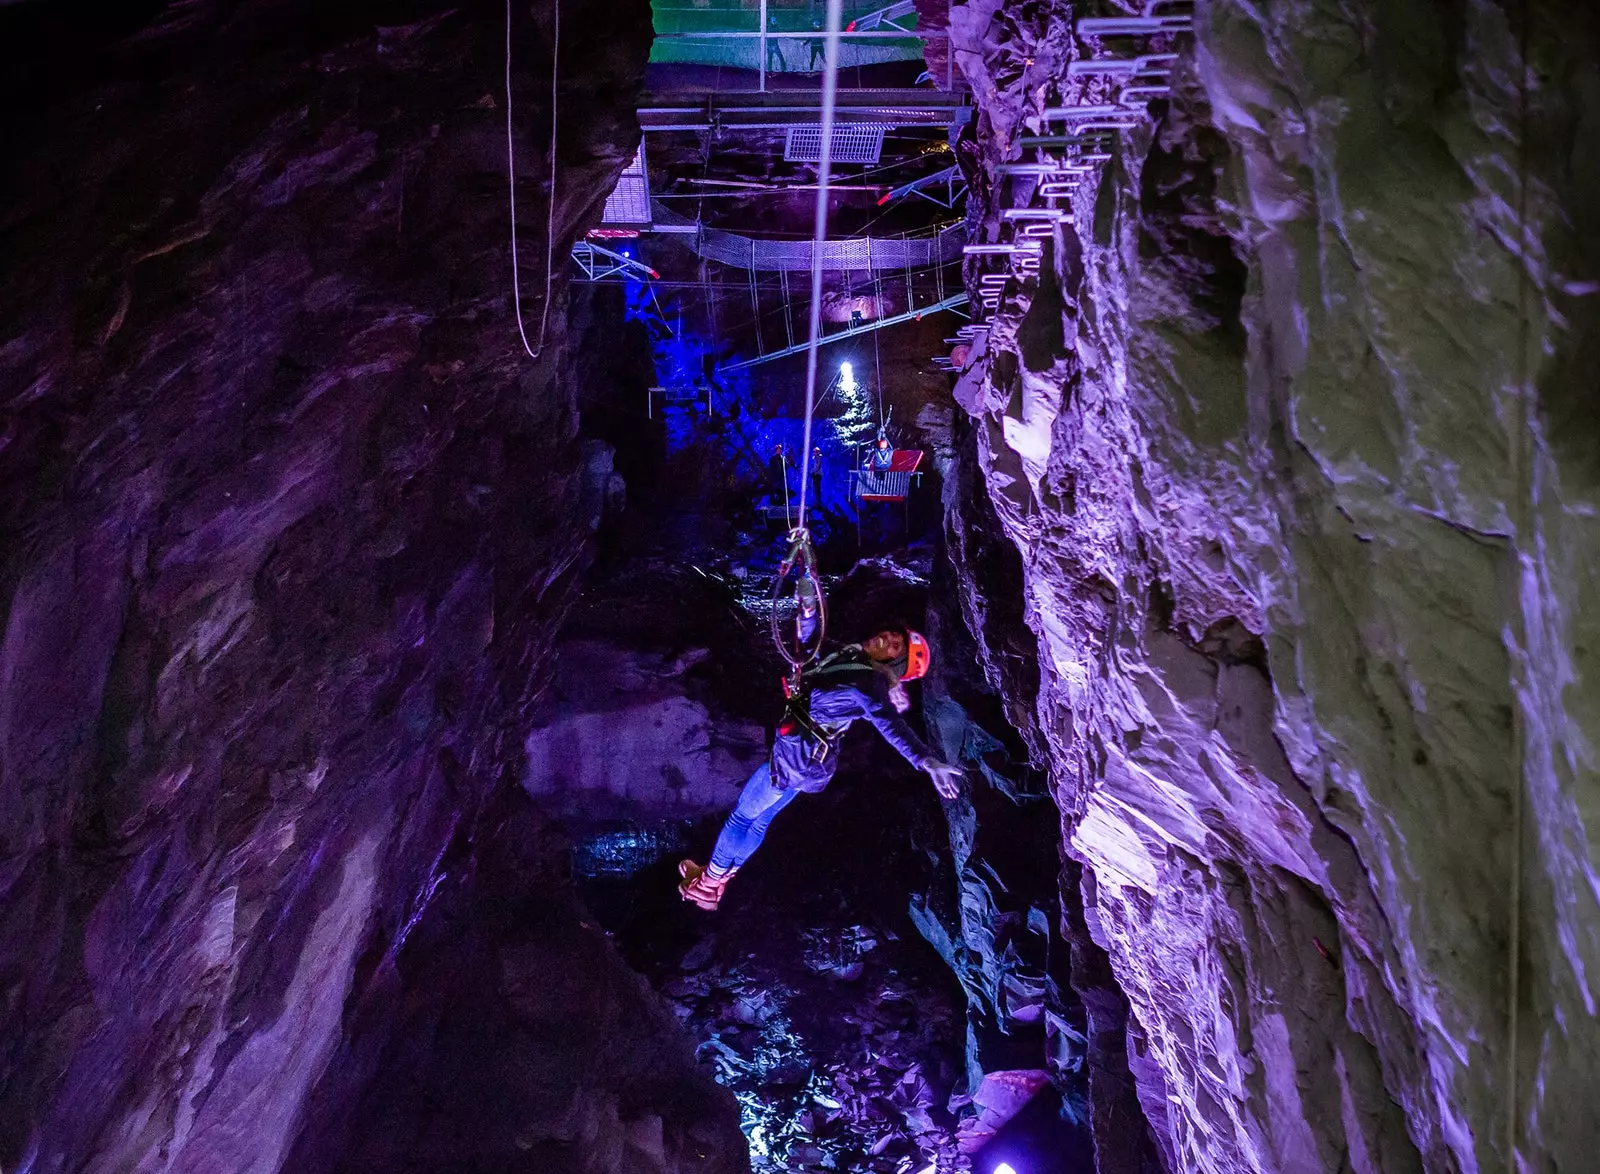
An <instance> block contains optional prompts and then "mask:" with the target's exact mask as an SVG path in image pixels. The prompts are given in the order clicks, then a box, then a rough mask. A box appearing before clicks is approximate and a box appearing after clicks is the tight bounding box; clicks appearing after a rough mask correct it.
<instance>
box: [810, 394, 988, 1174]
mask: <svg viewBox="0 0 1600 1174" xmlns="http://www.w3.org/2000/svg"><path fill="white" fill-rule="evenodd" d="M855 389H856V373H855V371H854V370H853V369H852V368H851V366H850V364H849V363H840V364H839V390H841V391H843V392H844V393H845V394H847V395H848V394H849V393H851V392H853V391H855ZM1011 1174H1017V1172H1016V1171H1015V1170H1013V1171H1012V1172H1011Z"/></svg>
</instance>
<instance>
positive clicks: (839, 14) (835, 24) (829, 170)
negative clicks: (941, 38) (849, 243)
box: [795, 0, 844, 533]
mask: <svg viewBox="0 0 1600 1174" xmlns="http://www.w3.org/2000/svg"><path fill="white" fill-rule="evenodd" d="M843 11H844V0H828V16H827V21H828V23H827V48H826V52H825V54H824V57H823V75H822V151H821V156H822V159H821V162H820V164H819V166H818V168H817V205H816V208H817V213H816V226H815V227H816V230H815V232H813V233H812V236H811V308H810V314H809V315H808V317H809V319H810V322H809V334H808V337H807V344H806V419H805V447H804V450H803V452H802V456H801V460H802V462H803V463H802V466H801V479H800V516H799V520H798V522H797V523H796V526H795V531H796V533H803V532H804V531H805V528H806V498H807V490H808V488H809V481H810V473H811V413H812V407H813V405H814V404H815V401H816V394H817V348H818V345H819V343H820V340H821V338H822V249H823V246H824V245H825V244H826V243H827V239H828V182H829V180H830V179H831V178H832V174H833V112H834V105H835V102H836V101H837V97H838V90H839V25H840V23H841V22H842V19H843Z"/></svg>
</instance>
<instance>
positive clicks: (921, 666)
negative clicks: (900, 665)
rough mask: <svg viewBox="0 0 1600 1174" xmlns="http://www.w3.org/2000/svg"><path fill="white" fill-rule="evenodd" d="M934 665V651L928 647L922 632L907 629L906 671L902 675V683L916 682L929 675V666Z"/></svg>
mask: <svg viewBox="0 0 1600 1174" xmlns="http://www.w3.org/2000/svg"><path fill="white" fill-rule="evenodd" d="M932 663H933V650H932V649H930V648H929V647H928V640H927V637H925V636H924V635H923V634H922V633H921V632H913V631H912V630H911V629H910V628H907V629H906V671H905V672H903V673H901V674H900V679H901V680H902V681H915V680H916V679H917V678H918V677H925V676H927V675H928V666H929V665H931V664H932Z"/></svg>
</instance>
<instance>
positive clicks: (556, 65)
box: [506, 0, 561, 359]
mask: <svg viewBox="0 0 1600 1174" xmlns="http://www.w3.org/2000/svg"><path fill="white" fill-rule="evenodd" d="M552 7H553V8H554V11H555V27H554V28H553V29H552V37H551V49H550V208H549V213H548V215H547V216H546V218H545V231H544V306H543V307H542V308H541V309H540V311H539V345H538V346H536V347H534V346H529V345H528V331H527V328H526V327H525V326H523V324H522V275H521V274H520V273H519V272H518V261H517V157H516V151H515V150H514V148H513V145H512V133H511V0H506V175H507V177H508V178H509V180H510V187H511V295H512V299H513V302H514V304H515V306H516V311H517V334H518V335H519V336H521V338H522V349H523V350H525V351H527V352H528V358H530V359H537V358H538V357H539V354H540V352H542V351H543V350H544V337H545V328H546V327H547V326H548V325H549V323H550V289H551V280H552V278H553V276H554V274H555V248H556V104H557V101H558V98H559V93H558V83H559V81H560V77H561V0H555V3H554V5H553V6H552Z"/></svg>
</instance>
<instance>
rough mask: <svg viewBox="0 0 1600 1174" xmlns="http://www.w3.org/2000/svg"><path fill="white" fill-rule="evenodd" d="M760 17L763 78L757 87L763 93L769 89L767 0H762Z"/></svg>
mask: <svg viewBox="0 0 1600 1174" xmlns="http://www.w3.org/2000/svg"><path fill="white" fill-rule="evenodd" d="M758 11H759V14H760V15H759V19H760V21H761V80H760V82H759V83H757V85H756V89H758V90H760V91H761V92H762V93H766V90H767V0H761V7H760V9H759V10H758Z"/></svg>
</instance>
